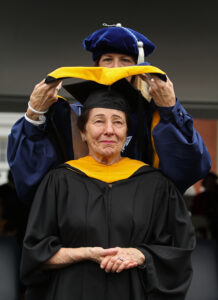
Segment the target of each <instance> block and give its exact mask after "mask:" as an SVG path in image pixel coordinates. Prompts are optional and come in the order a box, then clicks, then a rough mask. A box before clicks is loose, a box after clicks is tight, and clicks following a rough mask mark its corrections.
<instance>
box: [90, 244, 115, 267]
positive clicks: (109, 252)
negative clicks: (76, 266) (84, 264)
mask: <svg viewBox="0 0 218 300" xmlns="http://www.w3.org/2000/svg"><path fill="white" fill-rule="evenodd" d="M86 250H87V254H86V255H87V259H88V260H92V261H94V262H96V263H99V264H101V262H102V260H103V259H104V258H105V257H106V256H113V255H116V254H117V252H118V249H116V248H110V249H104V248H102V247H87V248H86Z"/></svg>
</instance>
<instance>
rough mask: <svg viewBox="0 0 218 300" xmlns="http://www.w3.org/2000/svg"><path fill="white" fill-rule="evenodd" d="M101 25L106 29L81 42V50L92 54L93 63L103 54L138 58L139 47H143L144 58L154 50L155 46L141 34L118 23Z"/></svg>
mask: <svg viewBox="0 0 218 300" xmlns="http://www.w3.org/2000/svg"><path fill="white" fill-rule="evenodd" d="M103 25H105V26H107V27H105V28H102V29H99V30H97V31H95V32H93V33H92V34H90V35H89V36H88V37H87V38H85V39H84V41H83V48H84V49H85V50H87V51H90V52H92V57H93V60H94V61H96V60H97V59H98V58H100V56H101V55H102V54H105V53H122V54H127V55H131V56H134V57H136V58H138V57H139V55H140V53H139V52H140V50H139V48H140V47H141V48H142V46H143V48H142V49H143V50H144V56H148V55H150V54H151V53H152V52H153V51H154V49H155V45H154V44H153V43H152V42H151V41H150V40H149V39H148V38H146V37H145V36H144V35H143V34H141V33H139V32H137V31H134V30H132V29H130V28H127V27H123V26H122V25H121V24H120V23H118V24H116V25H107V24H103Z"/></svg>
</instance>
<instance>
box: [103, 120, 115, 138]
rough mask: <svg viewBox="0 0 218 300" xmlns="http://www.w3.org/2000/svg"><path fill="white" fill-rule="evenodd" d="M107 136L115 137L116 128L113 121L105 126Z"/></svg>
mask: <svg viewBox="0 0 218 300" xmlns="http://www.w3.org/2000/svg"><path fill="white" fill-rule="evenodd" d="M105 134H106V135H113V134H114V127H113V124H112V122H111V121H108V122H107V123H106V125H105Z"/></svg>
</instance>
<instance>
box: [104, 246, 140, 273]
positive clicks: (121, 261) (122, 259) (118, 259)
mask: <svg viewBox="0 0 218 300" xmlns="http://www.w3.org/2000/svg"><path fill="white" fill-rule="evenodd" d="M115 249H117V250H118V251H117V253H116V255H113V256H106V257H105V258H104V259H103V260H102V262H101V265H100V267H101V269H104V270H105V272H116V273H120V272H121V271H123V270H127V269H131V268H135V267H137V266H139V265H142V264H144V262H145V256H144V254H143V253H142V252H141V251H140V250H138V249H136V248H120V247H116V248H115Z"/></svg>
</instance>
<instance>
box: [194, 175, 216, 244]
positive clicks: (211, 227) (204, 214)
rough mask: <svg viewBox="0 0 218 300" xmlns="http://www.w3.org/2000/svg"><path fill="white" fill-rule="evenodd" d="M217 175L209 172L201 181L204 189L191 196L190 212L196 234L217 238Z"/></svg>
mask: <svg viewBox="0 0 218 300" xmlns="http://www.w3.org/2000/svg"><path fill="white" fill-rule="evenodd" d="M217 178H218V177H217V175H216V174H215V173H213V172H210V173H209V174H208V175H207V176H206V177H205V178H204V179H203V181H202V187H203V188H204V191H203V192H201V193H199V194H198V195H196V196H195V197H194V198H193V202H192V206H191V212H192V219H193V223H194V226H195V227H196V232H197V235H199V236H200V237H203V238H212V239H216V240H218V184H217Z"/></svg>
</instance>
